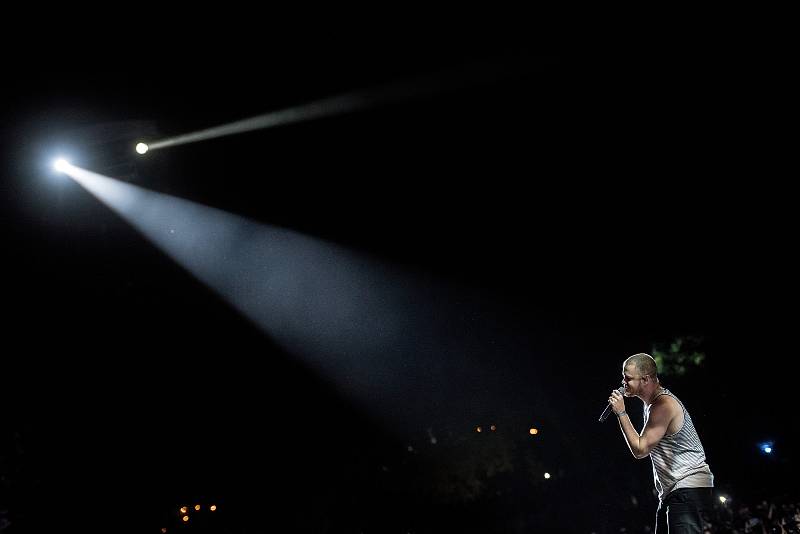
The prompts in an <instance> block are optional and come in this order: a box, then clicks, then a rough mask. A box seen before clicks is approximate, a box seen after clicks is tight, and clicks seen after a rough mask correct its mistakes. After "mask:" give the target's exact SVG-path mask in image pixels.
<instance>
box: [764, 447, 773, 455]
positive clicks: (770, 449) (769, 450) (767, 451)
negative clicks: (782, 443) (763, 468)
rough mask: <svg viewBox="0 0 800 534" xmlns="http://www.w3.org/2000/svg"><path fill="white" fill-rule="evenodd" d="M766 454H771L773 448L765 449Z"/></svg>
mask: <svg viewBox="0 0 800 534" xmlns="http://www.w3.org/2000/svg"><path fill="white" fill-rule="evenodd" d="M764 452H766V453H767V454H769V453H771V452H772V447H764Z"/></svg>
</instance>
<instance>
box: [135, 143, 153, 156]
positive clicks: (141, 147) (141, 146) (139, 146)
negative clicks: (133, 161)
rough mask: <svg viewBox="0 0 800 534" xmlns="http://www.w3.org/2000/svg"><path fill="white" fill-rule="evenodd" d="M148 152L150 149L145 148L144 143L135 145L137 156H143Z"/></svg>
mask: <svg viewBox="0 0 800 534" xmlns="http://www.w3.org/2000/svg"><path fill="white" fill-rule="evenodd" d="M148 150H150V147H149V146H147V145H146V144H145V143H137V144H136V152H138V153H139V154H144V153H145V152H147V151H148Z"/></svg>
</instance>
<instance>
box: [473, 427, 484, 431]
mask: <svg viewBox="0 0 800 534" xmlns="http://www.w3.org/2000/svg"><path fill="white" fill-rule="evenodd" d="M475 430H476V431H478V432H483V429H482V428H481V427H478V428H476V429H475Z"/></svg>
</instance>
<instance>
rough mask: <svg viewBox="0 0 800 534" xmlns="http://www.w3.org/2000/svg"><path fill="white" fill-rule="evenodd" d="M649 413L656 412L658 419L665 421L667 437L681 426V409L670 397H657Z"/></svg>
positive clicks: (679, 404) (675, 400) (678, 403)
mask: <svg viewBox="0 0 800 534" xmlns="http://www.w3.org/2000/svg"><path fill="white" fill-rule="evenodd" d="M650 411H651V413H653V412H658V414H659V417H660V418H662V420H666V421H667V424H668V428H667V435H672V434H674V433H676V432H677V431H678V430H680V428H681V427H682V426H683V408H682V407H681V403H680V402H678V401H677V399H675V398H674V397H672V396H671V395H659V396H658V397H657V398H656V399H655V400H654V401H653V406H652V408H651V409H650Z"/></svg>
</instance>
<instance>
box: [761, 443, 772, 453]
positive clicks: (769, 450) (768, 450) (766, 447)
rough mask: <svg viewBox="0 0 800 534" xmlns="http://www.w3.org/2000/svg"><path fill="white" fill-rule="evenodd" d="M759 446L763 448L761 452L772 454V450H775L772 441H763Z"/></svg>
mask: <svg viewBox="0 0 800 534" xmlns="http://www.w3.org/2000/svg"><path fill="white" fill-rule="evenodd" d="M758 448H759V449H761V452H763V453H764V454H772V451H773V450H774V444H773V443H772V442H771V441H765V442H763V443H759V444H758Z"/></svg>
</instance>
